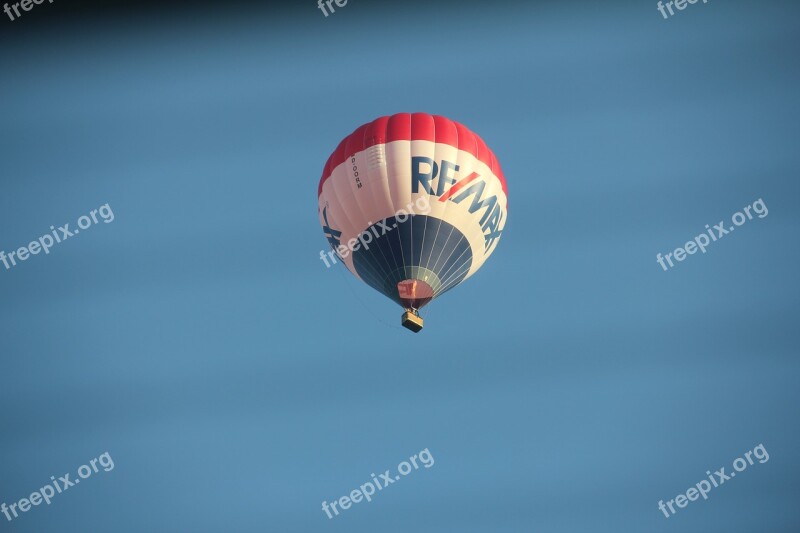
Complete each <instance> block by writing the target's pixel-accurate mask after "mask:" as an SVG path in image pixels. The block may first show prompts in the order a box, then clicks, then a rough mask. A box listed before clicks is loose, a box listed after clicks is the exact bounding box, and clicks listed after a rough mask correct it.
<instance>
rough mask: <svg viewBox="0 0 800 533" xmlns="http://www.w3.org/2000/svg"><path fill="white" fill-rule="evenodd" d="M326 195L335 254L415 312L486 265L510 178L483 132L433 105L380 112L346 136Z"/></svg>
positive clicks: (322, 202) (324, 186)
mask: <svg viewBox="0 0 800 533" xmlns="http://www.w3.org/2000/svg"><path fill="white" fill-rule="evenodd" d="M317 194H318V200H319V220H320V224H321V225H322V228H323V231H324V233H325V237H326V238H327V239H328V242H329V243H330V245H331V247H332V248H333V249H334V250H335V251H336V256H337V257H338V258H339V259H341V261H342V262H343V263H344V264H345V266H346V267H347V268H348V270H350V272H352V273H353V275H354V276H356V277H357V278H359V279H361V280H363V281H364V282H365V283H367V284H368V285H370V286H371V287H373V288H374V289H375V290H377V291H380V292H381V293H383V294H385V295H386V296H388V297H389V298H391V299H392V300H394V301H395V302H397V303H398V304H400V305H401V306H403V307H404V308H407V309H412V310H414V311H416V310H417V309H419V308H421V307H422V306H424V305H425V304H427V303H429V302H430V301H431V300H433V299H434V298H437V297H438V296H440V295H442V294H443V293H445V292H446V291H448V290H450V289H452V288H453V287H456V286H457V285H459V284H460V283H462V282H463V281H464V280H466V279H467V278H468V277H470V276H472V275H473V274H474V273H475V272H477V270H478V269H479V268H480V267H481V265H483V263H484V261H486V259H488V258H489V256H490V255H491V254H492V252H494V250H495V248H496V246H497V243H498V241H499V238H500V235H501V234H502V231H503V228H504V227H505V223H506V214H507V210H508V192H507V187H506V181H505V177H504V176H503V172H502V170H501V169H500V164H499V163H498V162H497V158H496V157H495V156H494V154H493V153H492V151H491V150H489V148H488V147H487V146H486V144H485V143H484V142H483V140H482V139H481V138H480V137H478V136H477V135H476V134H474V133H472V132H471V131H470V130H468V129H467V128H466V127H464V126H463V125H461V124H459V123H457V122H454V121H452V120H449V119H447V118H445V117H442V116H437V115H428V114H425V113H413V114H410V113H400V114H397V115H392V116H387V117H381V118H378V119H376V120H374V121H372V122H370V123H368V124H364V125H363V126H361V127H359V128H358V129H356V130H355V131H354V132H353V133H352V134H350V135H348V136H347V137H345V138H344V139H343V140H342V142H341V143H339V146H338V147H337V148H336V150H335V151H334V152H333V154H331V156H330V158H329V159H328V162H327V163H326V164H325V168H324V170H323V173H322V178H321V179H320V182H319V188H318V191H317Z"/></svg>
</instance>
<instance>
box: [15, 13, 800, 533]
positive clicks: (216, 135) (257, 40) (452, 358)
mask: <svg viewBox="0 0 800 533" xmlns="http://www.w3.org/2000/svg"><path fill="white" fill-rule="evenodd" d="M306 4H308V5H306ZM65 6H67V4H64V5H62V6H60V7H59V9H62V10H67V9H68V7H65ZM50 7H51V6H49V5H48V4H43V5H40V6H36V7H35V8H34V10H39V11H41V10H46V9H48V8H50ZM53 9H56V7H53ZM798 17H800V6H798V5H797V3H790V2H783V3H779V2H755V1H748V2H743V1H742V2H728V1H725V2H722V1H718V0H711V1H710V2H709V3H708V4H702V3H699V4H695V5H690V6H689V7H688V8H687V9H686V10H685V11H682V12H679V13H678V14H677V15H675V16H674V17H673V18H671V19H669V20H664V19H662V17H661V15H660V14H659V13H658V11H657V10H656V7H655V2H654V1H637V2H632V1H629V2H585V3H581V2H559V3H555V2H551V3H529V2H526V3H507V4H502V5H497V4H495V3H490V2H483V3H475V2H472V3H467V2H460V3H459V2H455V3H445V4H441V5H440V6H438V7H437V5H436V4H434V3H431V2H429V3H426V4H420V5H417V4H410V3H406V2H400V1H397V2H393V3H378V2H366V1H356V0H351V1H350V2H348V5H347V6H346V7H345V8H341V9H339V10H338V11H337V13H336V14H335V15H334V16H332V17H329V18H327V19H325V18H324V17H323V16H322V15H321V13H320V12H319V11H318V10H316V8H315V6H314V3H313V1H312V0H306V2H305V4H302V5H301V7H298V9H296V10H295V11H278V10H273V9H272V8H269V7H263V8H252V7H247V8H244V7H237V6H234V5H231V7H230V8H227V7H225V6H223V5H222V4H218V5H217V6H216V8H213V9H211V8H207V7H203V8H199V7H198V8H196V9H195V8H192V7H191V6H190V5H188V4H187V5H186V7H185V8H184V9H182V10H178V11H163V12H162V11H159V10H157V9H150V10H148V11H141V12H137V13H134V14H130V15H129V16H126V17H124V18H123V17H118V18H104V19H99V20H98V21H94V20H85V21H79V20H77V19H75V18H71V19H65V20H64V21H63V23H62V24H60V25H59V24H58V23H57V22H58V21H56V23H55V24H54V25H52V26H47V27H46V28H45V27H44V26H43V27H42V29H30V28H34V25H35V24H36V23H37V20H36V19H35V18H34V16H33V15H30V16H28V18H27V19H20V20H18V21H15V22H13V23H12V22H10V21H8V20H7V19H5V20H2V21H0V31H3V32H7V31H9V29H11V28H13V29H14V30H15V31H17V32H18V35H16V34H15V36H11V37H9V36H8V35H9V34H8V33H7V34H6V35H5V36H3V40H2V41H0V43H2V47H0V72H1V73H2V74H0V96H1V98H0V113H1V115H0V180H2V181H0V185H1V187H0V191H1V192H0V249H2V250H5V251H6V252H8V251H10V250H14V249H16V248H18V247H20V246H23V245H26V244H27V243H28V242H30V241H31V240H34V239H36V238H38V237H39V236H40V235H42V234H43V233H45V232H47V231H48V228H49V226H50V225H62V224H64V223H67V222H70V223H71V224H72V225H73V227H74V225H75V221H76V220H77V218H78V217H79V216H81V215H83V214H86V213H88V212H89V211H90V210H91V209H95V208H97V207H98V206H100V205H102V204H105V203H109V204H110V205H111V207H112V209H113V211H114V214H115V217H116V220H115V221H114V222H113V223H111V224H100V225H99V226H96V227H93V228H92V229H91V230H87V231H85V232H82V233H81V234H80V235H79V236H76V237H75V238H74V239H71V240H68V241H66V242H64V243H63V244H61V245H58V246H56V247H55V248H54V249H53V250H52V252H51V254H50V255H49V256H44V255H38V256H35V257H33V258H31V259H29V260H28V261H27V262H25V263H23V264H21V265H20V266H17V267H15V268H13V269H12V270H9V271H6V270H5V269H0V302H1V303H0V341H1V342H0V407H1V408H0V502H6V503H12V502H15V501H17V500H19V499H20V498H23V497H26V496H28V495H29V494H30V493H31V492H33V491H34V490H36V489H38V488H39V487H41V486H42V485H44V484H45V483H46V482H47V481H48V480H49V478H50V476H51V475H59V476H60V475H63V474H64V473H66V472H71V473H72V476H73V477H74V476H75V474H74V472H75V471H76V470H77V468H78V467H79V466H80V465H82V464H84V463H85V462H87V461H88V460H89V459H91V458H94V457H97V456H98V455H99V454H101V453H103V452H105V451H108V452H109V453H110V454H111V456H112V457H113V459H114V461H115V465H116V467H115V469H114V470H113V471H112V472H109V473H101V474H96V475H95V476H93V477H92V478H90V479H89V480H86V481H85V482H84V483H83V484H81V485H80V486H77V487H74V488H72V489H70V490H69V491H68V492H66V493H64V494H62V495H60V496H57V497H56V498H55V499H54V500H53V503H52V505H50V506H49V507H47V506H39V507H36V508H34V509H33V510H31V511H29V512H28V513H27V514H25V515H23V516H22V517H21V518H19V519H17V520H15V521H14V522H12V523H8V522H7V521H6V520H5V518H4V517H2V516H0V531H20V532H23V531H25V532H48V531H76V532H84V531H92V532H141V531H152V532H161V531H163V532H175V531H187V532H188V531H191V532H222V531H237V532H250V531H253V532H256V531H281V532H317V531H321V532H326V531H330V532H339V531H340V532H348V533H352V532H367V531H369V532H374V531H382V532H403V533H407V532H411V531H413V532H419V533H424V532H459V533H467V532H523V531H546V532H590V531H591V532H644V531H646V532H662V531H680V532H726V533H735V532H743V533H744V532H785V533H789V532H796V531H799V530H800V505H798V499H800V485H799V484H798V478H799V477H800V476H799V475H798V474H800V461H798V450H800V432H799V431H798V419H797V409H798V400H800V391H799V390H798V385H797V383H798V376H799V375H800V362H798V359H797V356H798V341H799V340H800V330H799V329H798V324H797V319H798V316H800V314H798V311H800V309H798V307H799V306H798V295H799V294H798V292H799V291H798V281H797V272H798V260H799V259H800V253H799V252H800V249H798V239H797V232H798V229H800V217H799V216H798V208H797V202H798V197H799V195H798V193H800V187H798V171H800V151H799V150H798V123H799V122H798V120H800V106H798V99H797V95H798V89H799V88H800V83H798V82H800V65H798V62H797V51H798V45H799V44H800V32H798V20H800V19H799V18H798ZM23 24H28V25H29V27H28V28H29V29H27V30H26V32H25V33H22V32H20V31H19V30H18V28H19V27H20V26H13V25H23ZM399 111H425V112H430V113H438V114H443V115H446V116H448V117H451V118H453V119H455V120H458V121H460V122H462V123H464V124H466V125H467V126H468V127H470V128H471V129H473V130H474V131H476V132H478V133H479V134H480V135H481V136H482V137H483V138H484V139H485V140H486V142H487V143H488V144H489V146H490V147H492V148H493V149H494V151H495V152H496V154H497V155H498V157H499V159H500V161H501V163H502V165H503V167H504V171H505V174H506V176H507V178H508V182H509V189H510V213H509V222H508V226H507V227H506V230H505V233H504V236H503V239H502V240H501V242H500V245H499V247H498V248H497V251H496V252H495V254H494V255H493V256H492V258H491V260H490V261H488V262H487V264H486V265H485V266H484V268H483V269H482V270H481V271H480V272H479V273H478V274H477V275H476V276H474V277H473V278H471V279H469V280H468V281H467V283H465V284H464V285H462V286H461V287H459V288H458V289H456V290H454V291H452V292H450V293H448V294H447V295H446V297H444V298H442V299H441V300H438V301H436V302H434V304H433V305H432V306H431V307H430V309H429V310H428V312H427V313H426V314H425V317H426V328H425V330H424V331H423V332H422V333H420V334H418V335H414V334H411V333H410V332H408V331H406V330H404V329H402V328H401V327H400V326H399V325H398V322H399V315H400V312H401V310H400V309H399V308H397V307H395V306H394V305H393V304H392V303H391V302H390V301H389V300H388V299H385V298H384V297H382V296H381V295H379V294H377V293H375V292H373V291H371V290H370V289H369V288H368V287H366V286H364V285H362V284H359V283H358V282H356V280H355V279H354V278H352V276H350V274H349V273H347V272H346V271H345V269H344V268H342V267H341V265H337V268H335V269H330V270H328V269H326V268H325V267H324V265H323V264H322V262H321V261H320V260H319V257H318V254H319V251H320V250H321V249H323V248H325V247H326V246H327V245H326V241H325V239H324V237H323V235H322V232H321V230H320V227H319V224H318V221H317V213H316V196H315V195H316V190H317V182H318V179H319V176H320V172H321V169H322V166H323V164H324V163H325V160H326V158H327V157H328V155H329V153H330V152H331V151H332V150H333V149H334V148H335V146H336V144H337V143H338V142H339V140H340V139H341V138H342V137H343V136H345V135H346V134H348V133H350V132H351V131H352V130H353V129H355V128H356V127H357V126H359V125H360V124H362V123H364V122H366V121H369V120H371V119H373V118H375V117H377V116H380V115H384V114H390V113H394V112H399ZM758 198H763V200H764V202H765V203H766V205H767V206H768V208H769V215H768V216H767V217H766V218H764V219H755V220H754V221H752V222H748V223H746V224H745V225H744V226H742V227H741V228H738V229H737V230H736V231H735V232H734V233H733V234H731V235H729V236H726V237H725V238H724V239H722V240H721V241H719V242H717V243H714V244H712V245H711V246H710V247H709V250H708V253H706V254H705V255H699V254H698V255H694V256H690V257H689V258H688V259H687V260H685V261H684V262H683V263H680V264H679V265H678V266H677V267H676V268H675V269H674V270H671V271H669V272H664V271H662V269H661V268H660V267H659V266H658V264H657V263H656V262H655V255H656V253H658V252H661V253H666V252H668V251H671V250H673V249H674V248H676V247H678V246H681V245H683V244H684V243H685V242H686V241H687V240H690V239H692V238H693V237H694V236H695V235H697V234H698V233H700V232H701V231H703V229H704V226H705V224H715V223H717V222H718V221H720V220H722V219H726V220H729V219H730V216H731V215H732V214H733V213H735V212H736V211H738V210H740V209H742V208H743V207H744V206H746V205H749V204H751V203H752V202H754V201H755V200H757V199H758ZM759 443H763V444H764V446H765V447H766V449H767V450H768V452H769V454H770V460H769V462H767V463H765V464H756V465H755V466H752V467H750V468H748V469H747V470H746V471H745V472H743V473H742V474H740V475H739V476H738V477H736V478H735V479H733V480H731V481H730V482H728V483H726V484H725V485H724V486H722V487H720V488H718V489H714V490H713V491H712V492H711V493H710V496H709V500H708V501H702V500H700V501H698V502H694V503H691V504H690V505H689V506H688V507H687V508H686V509H683V510H681V511H680V512H679V513H678V514H677V515H676V516H674V517H672V518H670V519H666V518H665V517H664V516H663V514H662V513H661V512H660V511H659V510H658V508H657V502H658V500H661V499H665V500H666V499H670V498H674V497H675V496H676V495H677V494H679V493H681V492H685V491H686V489H688V488H689V487H690V486H692V485H694V484H695V483H697V482H698V481H700V480H701V479H703V478H704V477H705V471H706V470H709V469H711V470H716V469H718V468H719V467H722V466H725V467H727V469H728V470H730V464H731V462H732V461H733V460H734V459H735V458H736V457H739V456H740V455H742V454H744V453H745V452H746V451H748V450H751V449H752V448H753V447H754V446H756V445H758V444H759ZM423 448H429V449H430V452H431V454H432V455H433V457H434V459H435V465H434V466H433V467H432V468H430V469H427V470H426V469H421V470H419V471H417V472H414V473H412V474H411V475H409V476H408V477H406V478H404V479H402V481H400V482H398V483H395V484H394V485H392V486H391V487H389V488H387V489H386V491H385V492H381V493H380V494H378V495H376V497H375V499H374V500H373V501H372V503H364V502H362V503H359V504H357V505H355V506H353V507H352V508H350V509H349V510H347V511H345V512H344V513H343V514H342V515H341V516H339V517H337V518H335V519H334V520H329V519H328V518H327V517H326V515H325V514H324V513H323V512H322V511H321V508H320V507H321V502H322V501H323V500H328V501H331V500H334V499H336V498H339V497H340V496H343V495H346V494H348V493H349V492H350V491H351V490H352V489H354V488H356V487H357V486H359V485H360V484H362V483H364V482H365V481H368V480H369V478H370V474H371V473H372V472H378V473H379V472H383V471H384V470H386V469H395V468H396V465H397V464H398V463H399V462H400V461H402V460H404V459H407V458H408V457H409V456H411V455H412V454H415V453H418V452H419V451H420V450H422V449H423Z"/></svg>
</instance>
